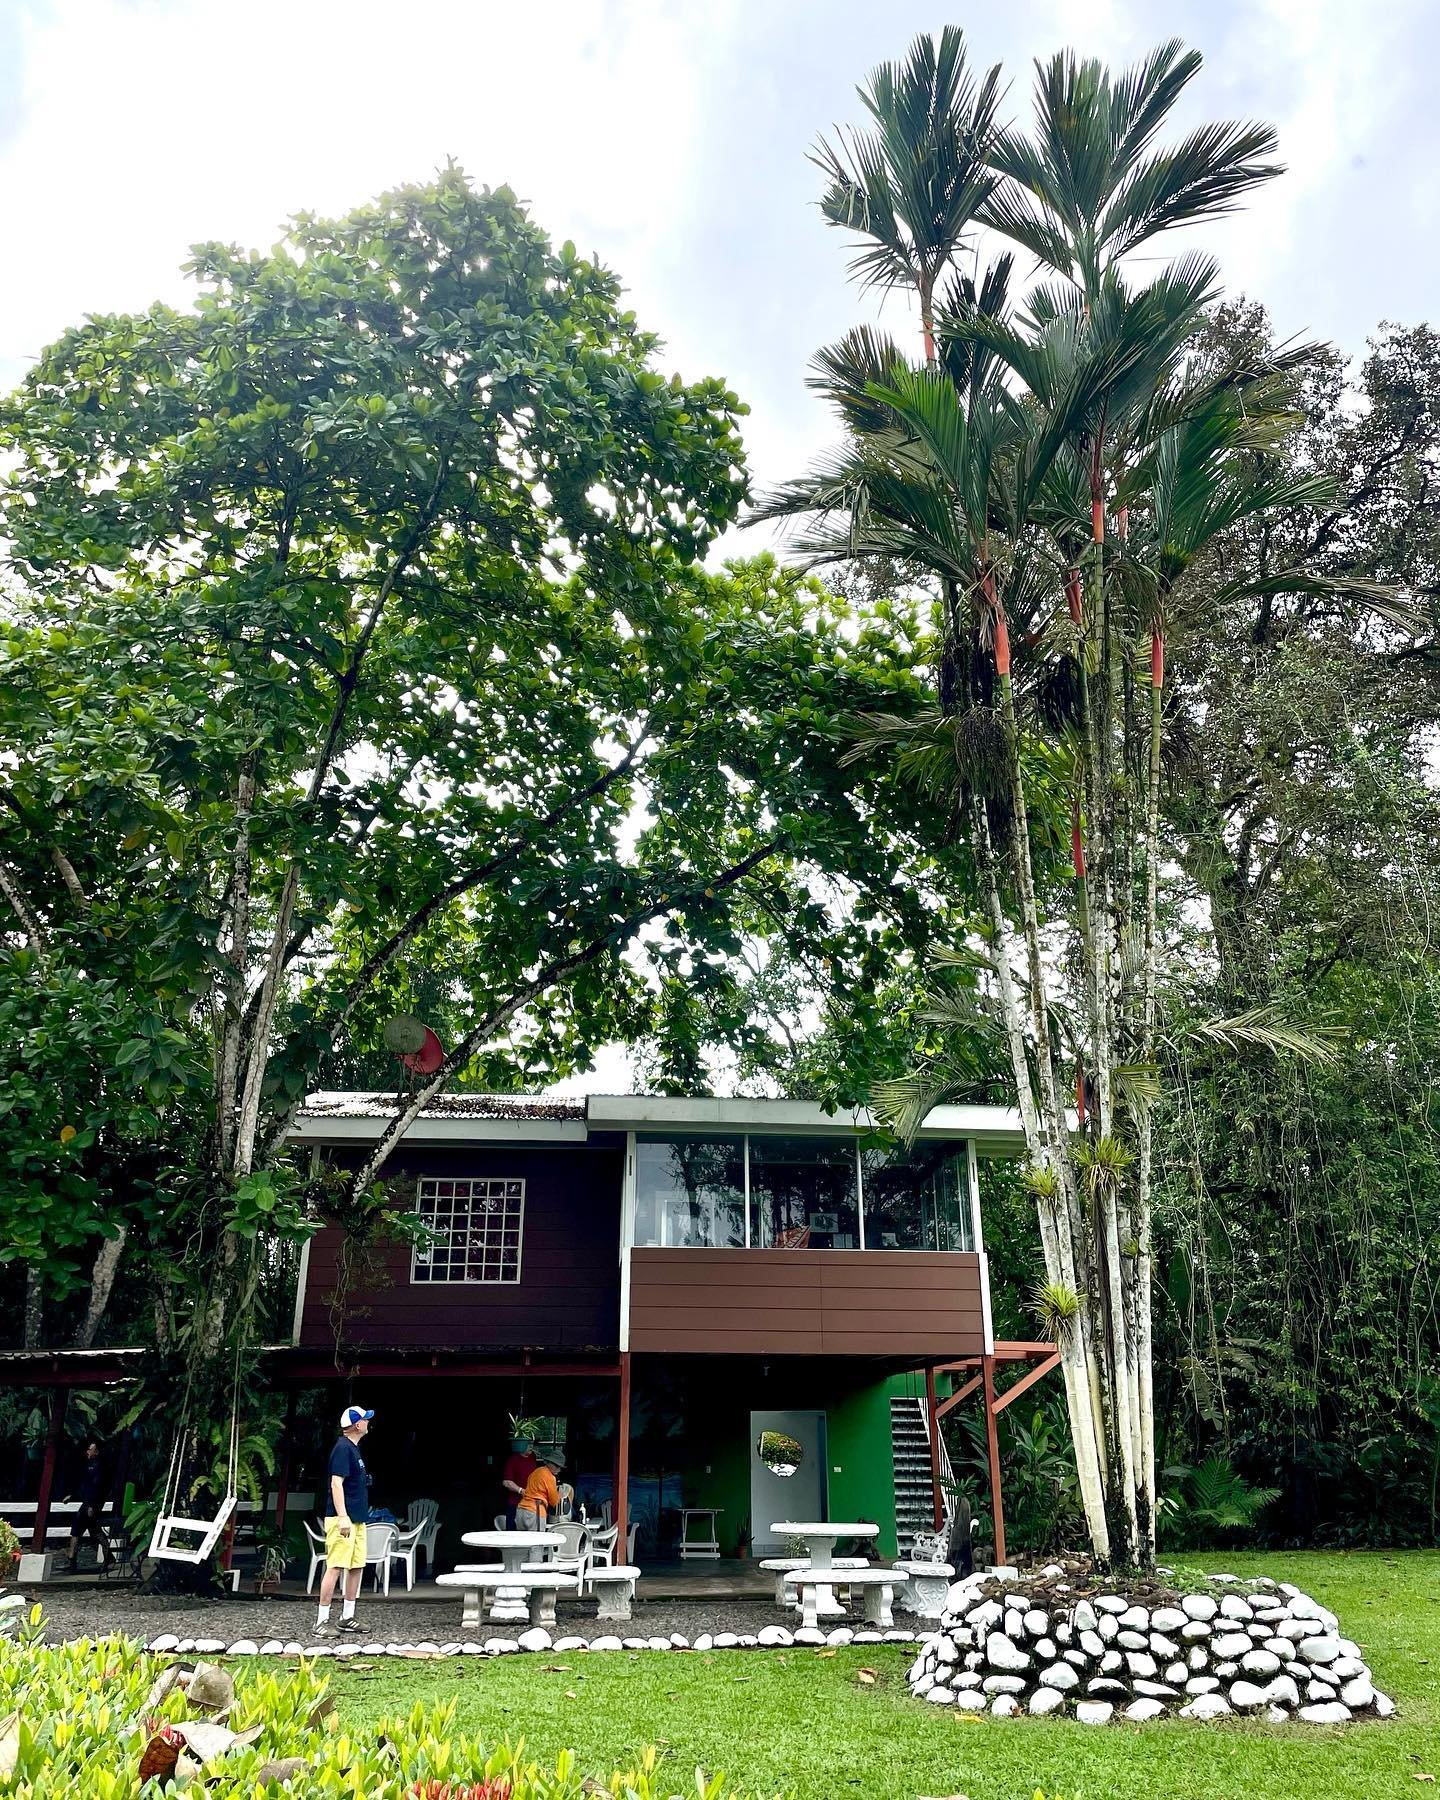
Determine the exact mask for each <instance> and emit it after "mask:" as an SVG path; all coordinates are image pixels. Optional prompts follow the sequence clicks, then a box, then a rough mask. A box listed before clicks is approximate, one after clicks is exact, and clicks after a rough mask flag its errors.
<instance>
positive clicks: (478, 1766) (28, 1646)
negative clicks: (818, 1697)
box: [0, 1634, 734, 1800]
mask: <svg viewBox="0 0 1440 1800" xmlns="http://www.w3.org/2000/svg"><path fill="white" fill-rule="evenodd" d="M32 1635H33V1634H32ZM167 1668H168V1664H167V1662H166V1660H165V1659H163V1658H161V1657H155V1656H147V1655H145V1654H143V1653H142V1652H141V1651H140V1649H139V1648H138V1646H137V1645H136V1644H135V1643H134V1642H132V1641H130V1640H128V1639H125V1638H101V1639H98V1640H87V1641H85V1642H83V1643H77V1644H65V1645H62V1646H60V1647H58V1648H50V1649H47V1648H45V1647H43V1645H41V1644H40V1643H36V1642H33V1641H32V1642H29V1643H24V1642H17V1643H13V1644H12V1643H0V1717H3V1718H4V1720H5V1723H4V1725H3V1726H0V1780H3V1781H4V1782H5V1784H6V1792H7V1793H9V1794H13V1795H15V1796H17V1797H18V1800H59V1797H60V1796H62V1795H64V1796H66V1800H134V1797H135V1796H138V1795H139V1794H140V1793H142V1791H143V1792H147V1793H157V1792H159V1791H160V1786H161V1783H164V1784H165V1791H166V1792H168V1793H178V1794H190V1793H193V1794H196V1795H200V1794H209V1795H216V1796H221V1797H222V1800H225V1797H229V1796H237V1797H238V1796H241V1795H243V1796H245V1797H246V1800H249V1797H250V1796H251V1795H254V1794H257V1793H260V1794H263V1793H265V1792H267V1791H269V1792H281V1791H285V1788H286V1787H287V1786H288V1787H289V1788H293V1789H294V1790H295V1791H297V1792H298V1791H300V1789H301V1787H302V1785H303V1791H304V1792H305V1793H306V1794H313V1795H316V1796H320V1795H329V1796H334V1797H335V1800H341V1797H343V1796H351V1797H356V1796H364V1800H402V1797H403V1800H578V1797H579V1796H580V1795H582V1794H613V1795H617V1796H622V1795H623V1796H626V1800H659V1796H660V1795H662V1794H664V1795H667V1796H668V1795H671V1794H673V1793H674V1792H675V1791H676V1786H677V1782H676V1778H675V1777H674V1776H672V1775H671V1774H670V1773H669V1772H666V1773H665V1774H663V1775H662V1774H661V1773H660V1764H659V1759H658V1758H657V1755H656V1752H655V1751H654V1750H647V1751H644V1752H643V1753H641V1754H640V1755H639V1756H638V1758H637V1760H636V1762H635V1764H634V1766H633V1767H630V1768H628V1769H625V1770H621V1771H616V1772H613V1773H607V1774H606V1775H604V1776H602V1777H600V1778H598V1779H597V1777H596V1776H595V1775H593V1774H591V1773H588V1772H587V1771H585V1770H584V1769H582V1768H580V1767H578V1766H577V1763H576V1760H575V1758H574V1756H573V1755H571V1754H569V1753H567V1752H562V1753H561V1754H560V1755H559V1756H558V1757H557V1758H556V1759H555V1761H554V1762H553V1764H548V1765H546V1764H542V1763H540V1762H538V1761H537V1760H536V1759H535V1758H534V1757H532V1756H528V1755H527V1754H526V1753H525V1750H524V1747H523V1745H517V1746H516V1747H514V1748H511V1747H510V1746H509V1745H499V1746H491V1745H486V1744H483V1743H481V1742H480V1741H479V1740H478V1739H477V1738H475V1737H472V1736H470V1735H469V1734H468V1733H466V1732H463V1731H456V1729H455V1706H454V1702H453V1701H452V1702H450V1704H448V1705H443V1704H431V1705H428V1706H427V1705H421V1704H419V1703H417V1704H416V1705H415V1706H413V1707H412V1708H411V1709H410V1710H409V1712H408V1713H406V1714H405V1715H404V1716H402V1717H395V1718H387V1719H385V1720H383V1721H381V1722H380V1723H379V1724H378V1725H377V1726H376V1727H375V1728H374V1729H373V1730H366V1731H363V1732H361V1731H357V1730H354V1729H352V1728H348V1727H347V1726H346V1725H345V1724H344V1723H342V1722H341V1720H340V1719H339V1718H338V1716H337V1715H336V1713H335V1711H334V1706H333V1702H332V1701H330V1700H329V1699H328V1698H327V1688H328V1685H329V1684H328V1682H327V1681H326V1680H325V1678H324V1677H323V1676H322V1675H320V1674H319V1673H318V1672H317V1670H316V1669H315V1667H314V1665H312V1664H306V1663H301V1664H300V1666H299V1667H298V1668H294V1669H284V1670H279V1671H276V1672H273V1673H272V1672H270V1671H267V1670H263V1669H256V1670H253V1671H244V1672H242V1673H241V1674H240V1676H239V1679H238V1680H237V1681H236V1682H234V1684H233V1687H234V1697H233V1700H231V1701H229V1702H228V1703H227V1704H226V1705H225V1706H224V1707H223V1708H222V1711H223V1713H224V1721H223V1722H220V1721H217V1720H216V1719H215V1718H214V1717H213V1716H212V1714H211V1711H209V1710H207V1709H203V1708H198V1707H196V1706H193V1705H191V1704H189V1703H188V1701H187V1697H186V1694H185V1693H184V1692H183V1691H182V1689H181V1687H180V1686H179V1685H174V1686H171V1687H169V1689H168V1691H167V1692H163V1693H161V1694H160V1697H159V1698H156V1694H157V1691H158V1690H159V1689H163V1688H164V1687H165V1683H166V1680H167ZM211 1674H212V1676H213V1677H214V1678H215V1679H216V1681H217V1683H218V1689H217V1691H218V1692H220V1693H225V1692H227V1691H228V1690H229V1688H230V1686H231V1684H230V1681H229V1678H228V1677H227V1676H225V1675H224V1674H223V1673H222V1672H220V1671H218V1670H212V1671H211ZM197 1727H198V1729H196V1730H195V1735H194V1738H193V1740H192V1739H190V1738H188V1737H187V1735H186V1734H187V1732H189V1731H190V1730H192V1729H194V1728H197ZM282 1784H284V1785H282ZM683 1786H684V1788H685V1789H687V1790H688V1792H689V1793H690V1794H692V1795H693V1796H694V1797H695V1800H725V1796H726V1795H728V1794H731V1793H733V1792H734V1790H732V1789H730V1788H728V1787H727V1786H726V1785H725V1783H724V1782H723V1780H721V1779H719V1778H714V1777H709V1776H706V1775H705V1774H703V1773H702V1772H699V1771H695V1772H693V1773H689V1772H687V1775H686V1776H685V1777H684V1778H683Z"/></svg>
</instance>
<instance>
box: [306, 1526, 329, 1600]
mask: <svg viewBox="0 0 1440 1800" xmlns="http://www.w3.org/2000/svg"><path fill="white" fill-rule="evenodd" d="M302 1522H303V1524H304V1526H305V1535H306V1537H307V1538H309V1540H310V1573H309V1574H308V1575H307V1576H306V1577H305V1592H306V1593H307V1594H308V1593H309V1592H310V1590H311V1588H313V1587H314V1585H315V1571H316V1570H317V1569H323V1568H324V1567H325V1533H324V1532H323V1531H317V1530H316V1529H315V1527H314V1526H313V1525H312V1524H311V1523H310V1521H309V1520H308V1519H305V1520H304V1521H302Z"/></svg>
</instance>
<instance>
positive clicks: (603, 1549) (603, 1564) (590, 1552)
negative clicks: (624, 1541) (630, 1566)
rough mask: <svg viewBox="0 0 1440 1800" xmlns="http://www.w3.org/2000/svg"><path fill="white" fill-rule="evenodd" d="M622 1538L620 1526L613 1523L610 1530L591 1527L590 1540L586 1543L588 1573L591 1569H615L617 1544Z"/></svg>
mask: <svg viewBox="0 0 1440 1800" xmlns="http://www.w3.org/2000/svg"><path fill="white" fill-rule="evenodd" d="M619 1540H620V1527H619V1526H618V1525H611V1526H610V1527H609V1529H608V1530H606V1529H598V1530H597V1529H595V1528H594V1527H592V1528H591V1531H590V1541H589V1543H588V1544H587V1545H586V1550H587V1556H586V1571H585V1572H586V1574H587V1576H588V1575H589V1572H590V1570H591V1569H613V1568H614V1566H615V1546H616V1544H617V1543H618V1542H619Z"/></svg>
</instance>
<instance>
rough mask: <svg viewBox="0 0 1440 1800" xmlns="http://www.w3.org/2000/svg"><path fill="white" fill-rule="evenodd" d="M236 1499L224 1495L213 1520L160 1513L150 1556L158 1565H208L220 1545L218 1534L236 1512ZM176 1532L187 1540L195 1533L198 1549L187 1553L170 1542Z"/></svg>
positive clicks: (153, 1533)
mask: <svg viewBox="0 0 1440 1800" xmlns="http://www.w3.org/2000/svg"><path fill="white" fill-rule="evenodd" d="M235 1498H236V1497H235V1495H234V1494H227V1495H226V1496H225V1498H224V1499H223V1500H222V1501H221V1502H220V1510H219V1512H217V1513H216V1515H215V1517H214V1518H213V1519H182V1518H179V1517H175V1516H172V1515H167V1514H164V1513H162V1514H161V1516H160V1517H159V1518H158V1519H156V1521H155V1529H154V1531H153V1532H152V1533H151V1535H150V1555H151V1556H152V1557H153V1558H154V1559H155V1560H156V1561H157V1562H179V1563H191V1564H198V1563H203V1562H206V1561H208V1559H209V1558H210V1557H211V1556H212V1555H213V1554H214V1552H215V1546H216V1545H217V1544H218V1543H219V1542H220V1534H221V1533H222V1532H223V1531H224V1529H225V1527H226V1526H227V1525H228V1524H229V1523H230V1515H231V1514H232V1513H233V1512H234V1510H235ZM176 1532H180V1533H181V1534H183V1535H184V1536H187V1537H193V1536H195V1535H196V1533H198V1534H199V1537H200V1544H199V1547H198V1548H197V1549H191V1550H187V1549H186V1548H185V1547H184V1546H183V1545H181V1544H176V1543H174V1542H172V1537H173V1534H174V1533H176Z"/></svg>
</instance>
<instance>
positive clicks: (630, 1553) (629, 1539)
mask: <svg viewBox="0 0 1440 1800" xmlns="http://www.w3.org/2000/svg"><path fill="white" fill-rule="evenodd" d="M639 1535H640V1521H639V1520H638V1519H637V1520H636V1521H635V1523H634V1524H633V1525H632V1526H631V1527H630V1529H629V1530H628V1531H627V1532H626V1533H625V1560H626V1562H627V1563H629V1564H630V1565H631V1567H632V1568H633V1567H634V1564H635V1540H636V1538H637V1537H639Z"/></svg>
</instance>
